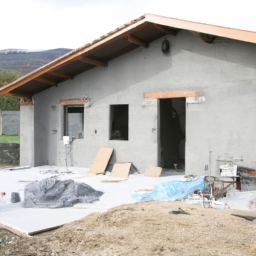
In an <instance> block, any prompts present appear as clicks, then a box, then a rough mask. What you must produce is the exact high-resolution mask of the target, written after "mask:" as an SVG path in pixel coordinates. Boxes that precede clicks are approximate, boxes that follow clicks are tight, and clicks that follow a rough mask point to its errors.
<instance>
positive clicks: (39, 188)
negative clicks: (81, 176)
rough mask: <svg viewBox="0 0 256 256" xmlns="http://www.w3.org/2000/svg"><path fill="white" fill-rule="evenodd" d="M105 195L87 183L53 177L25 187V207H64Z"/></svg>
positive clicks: (92, 200) (89, 201) (91, 201)
mask: <svg viewBox="0 0 256 256" xmlns="http://www.w3.org/2000/svg"><path fill="white" fill-rule="evenodd" d="M102 195H103V192H101V191H97V190H95V189H93V188H92V187H90V186H89V185H87V184H85V183H76V182H74V181H73V180H63V181H62V180H58V179H57V178H54V177H51V178H46V179H43V180H41V181H39V182H33V183H30V184H28V185H27V186H26V188H25V194H24V196H25V198H24V207H25V208H62V207H70V206H73V205H74V204H76V203H93V202H95V201H97V200H99V198H100V197H101V196H102Z"/></svg>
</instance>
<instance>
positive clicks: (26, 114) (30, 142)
mask: <svg viewBox="0 0 256 256" xmlns="http://www.w3.org/2000/svg"><path fill="white" fill-rule="evenodd" d="M20 115H21V119H20V121H21V122H20V166H27V165H30V166H34V106H33V105H29V106H20Z"/></svg>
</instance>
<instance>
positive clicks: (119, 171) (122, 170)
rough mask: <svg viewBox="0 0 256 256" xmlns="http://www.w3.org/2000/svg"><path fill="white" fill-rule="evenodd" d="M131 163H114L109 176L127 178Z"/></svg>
mask: <svg viewBox="0 0 256 256" xmlns="http://www.w3.org/2000/svg"><path fill="white" fill-rule="evenodd" d="M131 165H132V163H115V164H114V167H113V170H112V172H111V173H110V175H109V176H111V177H118V178H128V176H129V172H130V168H131Z"/></svg>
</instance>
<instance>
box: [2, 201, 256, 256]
mask: <svg viewBox="0 0 256 256" xmlns="http://www.w3.org/2000/svg"><path fill="white" fill-rule="evenodd" d="M179 207H181V208H182V209H183V210H185V211H187V212H189V213H190V215H183V214H180V215H174V214H170V213H169V211H170V210H174V209H178V208H179ZM231 213H236V214H244V215H251V216H255V217H256V213H254V212H244V211H237V210H216V209H210V208H202V207H201V206H199V205H186V204H185V203H184V202H155V201H147V202H140V203H136V204H129V205H122V206H119V207H116V208H112V209H110V210H109V211H108V212H106V213H101V214H96V213H94V214H91V215H89V216H87V217H85V218H83V219H81V220H79V221H76V222H72V223H69V224H67V225H65V226H63V227H62V228H59V229H57V230H55V231H52V232H47V233H43V234H41V235H38V236H35V237H33V238H28V239H25V240H24V239H23V240H22V241H20V242H19V241H18V242H16V243H14V244H11V245H6V246H3V247H2V250H0V255H1V256H2V255H17V256H25V255H26V256H28V255H30V256H32V255H38V256H41V255H52V256H54V255H80V256H82V255H86V256H87V255H90V256H96V255H97V256H100V255H101V256H107V255H109V256H113V255H114V256H117V255H119V256H123V255H125V256H129V255H133V256H135V255H136V256H146V255H150V256H154V255H163V256H165V255H173V256H182V255H197V256H198V255H204V256H205V255H209V256H210V255H214V256H216V255H221V256H227V255H232V256H235V255H236V256H241V255H246V256H247V255H256V239H255V236H256V220H254V221H252V222H251V221H247V220H244V219H241V218H238V217H234V216H232V215H231Z"/></svg>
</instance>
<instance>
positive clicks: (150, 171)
mask: <svg viewBox="0 0 256 256" xmlns="http://www.w3.org/2000/svg"><path fill="white" fill-rule="evenodd" d="M161 173H162V168H161V167H155V166H148V168H147V170H146V171H145V173H144V176H146V177H159V176H160V175H161Z"/></svg>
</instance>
